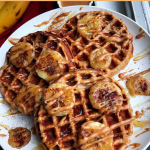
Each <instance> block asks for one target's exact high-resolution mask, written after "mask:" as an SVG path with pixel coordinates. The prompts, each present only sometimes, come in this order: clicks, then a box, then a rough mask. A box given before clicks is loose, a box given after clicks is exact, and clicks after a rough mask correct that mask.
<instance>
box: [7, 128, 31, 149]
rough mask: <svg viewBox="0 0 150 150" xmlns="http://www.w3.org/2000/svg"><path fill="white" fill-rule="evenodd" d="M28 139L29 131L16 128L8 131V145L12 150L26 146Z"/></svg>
mask: <svg viewBox="0 0 150 150" xmlns="http://www.w3.org/2000/svg"><path fill="white" fill-rule="evenodd" d="M30 139H31V132H30V130H28V129H26V128H23V127H17V128H15V129H11V130H10V131H9V139H8V144H9V145H10V146H11V147H13V148H17V149H20V148H22V147H24V146H26V145H27V144H28V143H29V141H30Z"/></svg>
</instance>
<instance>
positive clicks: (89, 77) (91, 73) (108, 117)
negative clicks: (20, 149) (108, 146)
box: [35, 69, 133, 150]
mask: <svg viewBox="0 0 150 150" xmlns="http://www.w3.org/2000/svg"><path fill="white" fill-rule="evenodd" d="M103 81H107V82H110V83H114V84H115V85H116V86H117V87H118V88H120V90H121V93H122V103H121V105H120V106H118V107H117V109H113V110H107V109H106V110H105V111H104V112H103V113H100V111H99V110H97V109H94V108H93V107H92V105H91V103H90V99H89V93H90V89H91V87H93V86H94V85H95V84H96V83H98V82H103ZM56 83H57V84H67V85H68V86H67V87H63V88H62V89H61V91H60V90H59V91H58V93H57V92H56V93H55V94H54V95H53V96H52V97H51V98H52V99H51V101H46V99H45V96H44V97H43V102H42V103H41V102H39V103H41V104H40V105H39V104H38V103H37V107H36V109H35V127H36V131H37V133H38V135H39V137H40V139H41V141H42V143H43V146H44V147H45V149H47V150H58V149H61V150H62V149H68V150H75V149H79V142H78V133H79V130H80V127H81V125H82V124H83V123H85V122H87V121H98V122H100V123H103V124H104V125H106V126H107V127H110V128H111V126H113V129H112V131H113V146H112V149H113V150H119V149H123V148H124V147H125V145H126V143H127V142H128V140H129V138H130V136H131V134H132V121H133V117H132V116H133V114H132V109H131V106H130V101H129V97H128V96H127V94H126V92H125V90H124V89H123V88H122V86H120V85H119V84H118V82H116V81H114V80H113V79H112V78H110V77H108V76H107V75H106V74H105V73H103V72H102V71H97V70H92V69H88V70H77V71H74V72H69V73H66V74H64V75H63V76H62V77H60V78H58V79H57V81H55V83H53V84H56ZM53 84H52V85H53ZM67 90H73V91H74V96H75V103H74V107H73V109H71V110H70V112H69V113H68V114H67V115H66V116H56V115H51V114H50V113H49V108H48V107H47V104H48V103H50V102H53V101H54V100H55V99H59V97H60V96H61V95H62V94H63V93H65V91H67ZM45 92H46V90H45ZM45 92H44V95H45ZM106 94H107V93H106ZM62 103H63V101H62ZM110 103H111V102H110ZM51 106H52V107H53V109H54V110H55V109H56V108H57V110H59V109H60V106H58V105H55V103H53V105H51ZM108 106H109V105H108ZM64 107H65V106H62V107H61V108H62V109H63V108H64ZM106 107H107V105H106ZM113 108H114V107H113ZM63 110H65V109H63ZM80 146H81V145H80Z"/></svg>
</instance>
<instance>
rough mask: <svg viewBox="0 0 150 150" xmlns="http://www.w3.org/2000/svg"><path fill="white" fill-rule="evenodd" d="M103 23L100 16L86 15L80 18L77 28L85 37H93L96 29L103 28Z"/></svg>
mask: <svg viewBox="0 0 150 150" xmlns="http://www.w3.org/2000/svg"><path fill="white" fill-rule="evenodd" d="M101 24H102V23H101V21H100V19H99V18H96V17H95V16H91V15H86V16H84V17H83V18H82V19H80V20H78V24H77V30H78V32H79V34H80V35H82V36H83V37H85V38H92V37H93V34H94V33H95V32H96V31H99V30H100V31H101V30H102V26H101Z"/></svg>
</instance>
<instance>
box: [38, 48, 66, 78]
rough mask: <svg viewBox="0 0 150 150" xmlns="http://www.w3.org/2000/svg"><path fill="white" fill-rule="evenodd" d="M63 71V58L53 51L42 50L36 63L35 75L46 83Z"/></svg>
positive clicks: (64, 67)
mask: <svg viewBox="0 0 150 150" xmlns="http://www.w3.org/2000/svg"><path fill="white" fill-rule="evenodd" d="M65 69H66V66H65V60H64V58H63V57H62V56H61V54H60V53H58V52H57V51H53V50H51V51H49V50H44V51H43V52H42V55H41V56H40V57H39V59H38V60H37V62H36V72H37V74H38V75H39V76H40V77H41V78H43V79H44V80H46V81H50V80H52V79H55V78H57V77H58V76H59V75H60V74H62V73H63V72H64V70H65Z"/></svg>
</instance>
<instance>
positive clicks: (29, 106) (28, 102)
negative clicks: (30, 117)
mask: <svg viewBox="0 0 150 150" xmlns="http://www.w3.org/2000/svg"><path fill="white" fill-rule="evenodd" d="M42 94H43V89H42V88H41V87H40V86H39V85H34V84H29V85H23V86H22V88H21V89H20V91H19V93H18V95H17V97H16V99H15V104H16V106H17V109H18V110H19V111H20V112H23V113H24V114H30V113H31V112H33V111H34V105H35V102H36V101H40V100H41V98H42Z"/></svg>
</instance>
